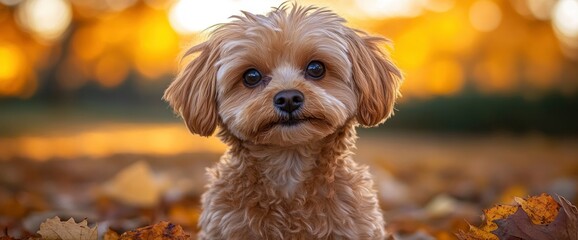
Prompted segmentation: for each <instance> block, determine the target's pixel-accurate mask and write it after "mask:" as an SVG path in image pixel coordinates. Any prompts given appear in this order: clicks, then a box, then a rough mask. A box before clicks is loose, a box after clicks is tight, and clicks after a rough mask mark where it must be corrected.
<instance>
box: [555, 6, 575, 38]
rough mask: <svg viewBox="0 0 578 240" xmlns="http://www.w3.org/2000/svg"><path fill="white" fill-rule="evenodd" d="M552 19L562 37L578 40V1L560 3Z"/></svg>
mask: <svg viewBox="0 0 578 240" xmlns="http://www.w3.org/2000/svg"><path fill="white" fill-rule="evenodd" d="M552 17H553V19H552V24H553V25H554V27H555V28H556V29H557V30H558V31H560V33H562V35H564V36H565V37H569V38H578V0H560V1H558V3H556V6H555V7H554V9H553V16H552Z"/></svg>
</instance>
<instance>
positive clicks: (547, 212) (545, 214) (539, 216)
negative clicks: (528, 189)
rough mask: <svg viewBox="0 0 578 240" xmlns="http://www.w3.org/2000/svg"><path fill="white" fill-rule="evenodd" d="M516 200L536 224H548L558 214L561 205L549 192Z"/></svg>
mask: <svg viewBox="0 0 578 240" xmlns="http://www.w3.org/2000/svg"><path fill="white" fill-rule="evenodd" d="M514 200H515V201H516V202H517V203H518V204H520V206H521V207H522V208H523V209H524V212H526V213H527V214H528V216H530V219H531V220H532V223H534V224H541V225H544V224H548V223H551V222H553V221H554V219H555V218H556V216H558V209H559V208H560V205H559V204H558V203H557V202H556V200H554V198H552V196H550V195H548V194H545V193H542V195H540V196H537V197H530V198H528V199H527V200H524V199H521V198H514Z"/></svg>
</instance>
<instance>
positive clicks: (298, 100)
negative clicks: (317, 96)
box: [273, 89, 305, 113]
mask: <svg viewBox="0 0 578 240" xmlns="http://www.w3.org/2000/svg"><path fill="white" fill-rule="evenodd" d="M304 100H305V99H304V96H303V93H302V92H300V91H298V90H295V89H291V90H284V91H281V92H278V93H277V94H275V97H274V98H273V103H274V104H275V106H276V107H277V108H278V109H279V110H281V111H283V112H286V113H292V112H294V111H295V110H297V109H299V108H300V107H301V105H303V101H304Z"/></svg>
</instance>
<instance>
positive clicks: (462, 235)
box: [456, 225, 499, 240]
mask: <svg viewBox="0 0 578 240" xmlns="http://www.w3.org/2000/svg"><path fill="white" fill-rule="evenodd" d="M456 236H457V237H458V239H460V240H499V239H498V237H497V236H496V235H494V234H492V233H489V232H486V231H484V230H482V229H479V228H477V227H474V226H472V225H469V229H468V231H467V232H466V231H463V230H460V231H459V232H458V233H457V234H456Z"/></svg>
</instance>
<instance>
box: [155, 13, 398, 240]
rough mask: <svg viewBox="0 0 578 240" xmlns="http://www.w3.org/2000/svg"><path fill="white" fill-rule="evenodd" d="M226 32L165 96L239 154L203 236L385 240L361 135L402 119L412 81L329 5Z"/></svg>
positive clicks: (199, 128)
mask: <svg viewBox="0 0 578 240" xmlns="http://www.w3.org/2000/svg"><path fill="white" fill-rule="evenodd" d="M233 18H234V19H233V21H232V22H230V23H225V24H221V25H218V26H216V28H215V29H214V30H213V31H212V33H211V35H210V36H209V37H208V40H207V41H206V42H203V43H201V44H199V45H196V46H193V47H191V48H190V49H188V51H186V53H185V56H188V55H193V54H195V55H196V57H195V58H194V59H193V60H192V61H190V62H189V63H188V64H187V65H186V66H185V67H184V68H183V69H182V70H181V71H180V73H179V74H178V76H177V77H176V79H175V80H174V82H172V83H171V84H170V86H169V87H168V89H167V90H166V92H165V94H164V99H165V100H166V101H168V102H169V104H170V105H171V106H172V107H173V108H174V109H175V111H176V112H178V113H179V114H180V115H181V116H182V118H183V119H184V121H185V123H186V125H187V127H188V128H189V130H190V131H191V132H192V133H194V134H199V135H201V136H210V135H212V134H213V132H214V131H215V130H216V129H217V128H218V129H219V130H218V137H219V138H220V139H221V140H222V141H223V142H225V143H226V144H227V145H228V146H229V149H228V150H227V152H226V153H225V155H224V156H223V157H222V158H221V160H220V161H219V163H217V165H216V166H215V167H213V168H212V169H209V170H208V172H209V175H210V181H209V184H208V190H207V192H205V193H204V194H203V196H202V205H203V206H202V207H203V212H202V214H201V217H200V223H199V225H200V228H201V232H200V233H199V238H200V239H383V238H385V236H386V232H385V230H384V224H385V222H384V220H383V216H382V213H381V211H380V208H379V204H378V200H377V196H376V191H375V190H374V188H373V181H372V179H371V175H370V173H369V172H368V169H367V167H366V166H361V165H359V164H357V163H356V162H354V161H353V160H352V159H351V155H352V152H351V150H352V149H354V148H355V146H354V143H355V139H356V132H355V127H356V126H359V125H361V126H363V127H371V126H375V125H378V124H380V123H382V122H383V121H384V120H385V119H387V118H388V117H389V116H390V115H391V114H392V111H393V108H394V102H395V100H396V98H397V97H398V95H399V87H400V84H401V79H402V77H401V73H400V71H399V70H398V69H397V68H396V66H395V65H394V64H393V63H392V62H391V61H390V60H389V58H388V57H387V55H386V54H384V53H383V52H382V51H381V49H380V47H379V46H378V44H380V43H382V42H383V41H384V39H382V38H379V37H373V36H368V35H366V34H365V33H363V32H361V31H358V30H355V29H351V28H349V27H347V26H345V25H344V23H345V20H344V19H343V18H341V17H339V16H337V15H336V14H334V13H333V12H331V11H329V10H326V9H323V8H317V7H303V6H296V5H293V6H287V5H282V6H281V7H279V8H274V9H273V10H272V11H271V12H270V13H268V14H266V15H255V14H251V13H248V12H243V15H242V16H234V17H233Z"/></svg>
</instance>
